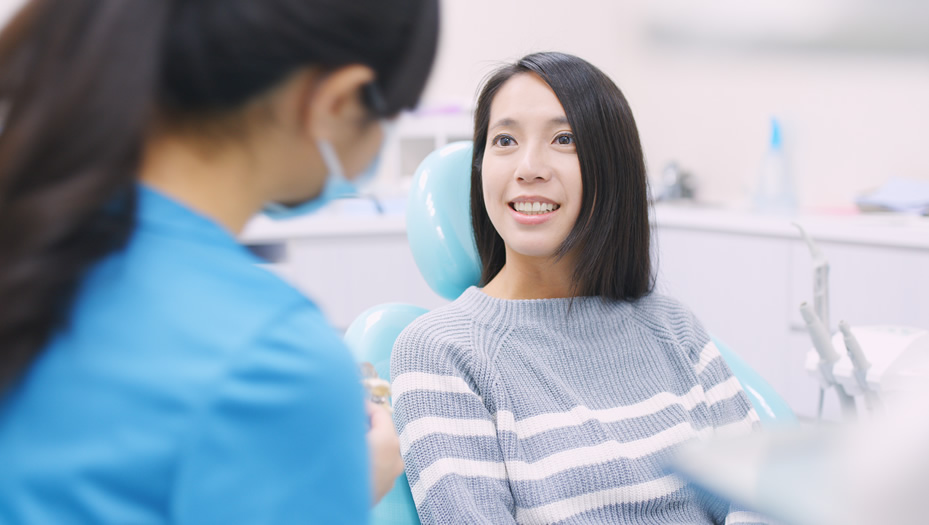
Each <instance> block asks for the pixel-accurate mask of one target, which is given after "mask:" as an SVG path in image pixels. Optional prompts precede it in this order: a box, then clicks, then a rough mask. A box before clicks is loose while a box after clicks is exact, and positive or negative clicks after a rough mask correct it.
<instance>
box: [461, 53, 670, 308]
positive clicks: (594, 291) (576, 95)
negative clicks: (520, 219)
mask: <svg viewBox="0 0 929 525" xmlns="http://www.w3.org/2000/svg"><path fill="white" fill-rule="evenodd" d="M520 74H533V75H537V76H538V77H539V78H541V79H542V80H543V81H544V82H545V83H546V84H548V86H549V87H551V88H552V91H554V92H555V96H557V97H558V100H559V102H561V106H562V107H563V108H564V112H565V116H566V117H567V118H568V123H569V124H570V126H571V130H572V132H573V133H574V138H575V141H576V145H577V157H578V161H579V163H580V167H581V187H582V194H583V195H582V198H581V209H580V213H579V214H578V218H577V222H576V223H575V224H574V228H573V229H572V230H571V232H570V233H569V234H568V236H567V238H566V239H565V241H564V243H563V244H562V245H561V247H560V248H559V250H558V253H557V256H558V257H564V256H565V255H567V254H568V253H571V252H573V251H575V250H577V257H576V260H577V265H576V266H575V268H574V275H573V284H574V295H576V296H600V297H602V298H605V299H613V300H627V301H631V300H635V299H638V298H640V297H642V296H644V295H647V294H649V293H650V292H651V291H652V290H653V289H654V286H655V279H654V276H653V275H652V264H651V256H650V251H649V250H650V244H649V243H650V241H649V238H650V227H649V222H648V209H649V207H648V182H647V176H646V171H645V158H644V155H643V153H642V145H641V143H640V142H639V132H638V130H637V129H636V125H635V119H633V117H632V110H631V109H630V108H629V103H628V102H626V98H625V97H624V96H623V94H622V92H621V91H620V90H619V88H618V87H616V84H614V83H613V81H612V80H610V79H609V77H607V76H606V75H605V74H604V73H603V72H602V71H600V70H599V69H597V68H596V67H594V66H593V65H592V64H590V63H589V62H587V61H585V60H583V59H581V58H578V57H576V56H573V55H567V54H564V53H535V54H532V55H528V56H525V57H523V58H521V59H520V60H519V61H517V62H516V63H515V64H509V65H506V66H503V67H501V68H500V69H498V70H497V71H495V72H494V73H492V74H491V76H490V77H489V78H488V80H487V81H486V82H485V83H484V86H483V88H482V89H481V93H480V95H479V96H478V100H477V109H476V110H475V115H474V154H473V157H472V164H471V223H472V226H473V228H474V236H475V240H476V241H477V251H478V254H479V255H480V258H481V266H482V268H481V282H480V284H481V285H482V286H483V285H486V284H487V283H488V282H490V281H491V279H493V278H494V277H495V276H496V275H497V273H499V272H500V269H501V268H503V265H504V264H505V263H506V249H505V245H504V242H503V238H501V237H500V235H499V234H498V233H497V230H496V229H494V226H493V223H491V221H490V217H489V216H488V215H487V210H486V207H485V204H484V193H483V186H482V179H481V167H482V165H483V161H484V149H485V148H486V146H487V134H488V126H489V125H490V107H491V104H492V103H493V100H494V97H495V96H496V94H497V92H499V91H500V88H501V87H502V86H503V85H504V84H505V83H506V82H507V81H508V80H509V79H511V78H513V77H514V76H516V75H520Z"/></svg>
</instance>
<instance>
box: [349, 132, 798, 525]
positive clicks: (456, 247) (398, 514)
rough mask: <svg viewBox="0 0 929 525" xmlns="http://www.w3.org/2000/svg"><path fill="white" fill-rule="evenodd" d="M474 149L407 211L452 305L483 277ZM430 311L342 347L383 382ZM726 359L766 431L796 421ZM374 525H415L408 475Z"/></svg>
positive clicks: (377, 323)
mask: <svg viewBox="0 0 929 525" xmlns="http://www.w3.org/2000/svg"><path fill="white" fill-rule="evenodd" d="M470 186H471V143H470V142H455V143H452V144H449V145H447V146H445V147H443V148H441V149H439V150H436V151H434V152H433V153H431V154H430V155H429V156H428V157H426V159H425V160H423V162H422V163H421V164H420V165H419V168H418V169H417V170H416V175H415V176H414V178H413V185H412V188H411V190H410V198H409V203H408V207H407V216H406V224H407V235H408V237H409V243H410V248H411V250H412V251H413V258H414V259H415V261H416V265H417V266H418V267H419V270H420V273H422V275H423V277H424V278H425V279H426V282H427V283H428V284H429V286H430V287H431V288H432V289H433V290H434V291H435V292H436V293H438V294H439V295H440V296H442V297H444V298H446V299H449V300H454V299H456V298H457V297H458V296H459V295H461V293H462V292H463V291H464V290H465V289H467V288H468V287H469V286H471V285H476V284H477V282H478V279H479V278H480V274H481V265H480V260H479V259H478V255H477V248H476V247H475V244H474V236H473V233H472V230H471V216H470V209H469V195H470ZM426 312H427V310H426V309H425V308H421V307H418V306H413V305H410V304H399V303H390V304H383V305H379V306H375V307H373V308H370V309H369V310H367V311H365V312H363V313H362V314H361V315H359V316H358V317H357V318H356V319H355V321H354V322H353V323H352V324H351V325H350V326H349V328H348V330H347V331H346V333H345V341H346V343H347V344H348V346H349V348H351V349H352V352H353V353H354V355H355V358H356V360H358V361H359V362H363V361H367V362H369V363H371V364H373V365H374V368H375V369H376V370H377V373H378V376H380V377H382V378H389V377H390V354H391V351H392V350H393V344H394V340H395V339H396V338H397V336H399V335H400V332H402V331H403V329H404V328H406V326H407V325H408V324H410V322H411V321H413V320H414V319H416V318H417V317H419V316H420V315H422V314H424V313H426ZM714 341H715V342H716V346H717V347H718V348H719V351H720V353H721V354H722V356H723V359H725V360H726V363H727V364H728V365H729V367H730V368H731V369H732V372H733V373H734V374H735V376H736V377H737V378H738V380H739V382H740V383H741V384H742V387H743V389H744V390H745V392H746V394H748V397H749V399H750V400H751V402H752V405H753V406H754V407H755V410H756V411H757V412H758V416H759V417H760V418H761V421H762V424H764V425H766V426H770V425H772V424H780V423H784V422H793V421H796V417H795V416H794V414H793V412H792V411H791V409H790V407H789V406H788V405H787V403H786V402H785V401H784V400H783V399H782V398H781V397H780V396H779V395H778V394H777V393H776V392H775V391H774V390H773V389H772V388H771V386H770V385H769V384H768V383H767V382H766V381H765V380H764V379H763V378H762V377H761V376H760V375H758V373H757V372H755V371H754V370H752V369H751V368H750V367H749V366H748V365H747V364H746V363H745V361H743V360H742V359H741V358H739V356H738V355H736V354H735V353H733V352H732V351H731V350H730V349H729V348H728V347H726V346H725V345H724V344H723V343H722V342H721V341H719V340H717V339H715V338H714ZM371 523H372V524H373V525H418V524H419V517H418V516H417V514H416V505H415V504H414V503H413V495H412V493H411V492H410V486H409V483H408V482H407V479H406V475H405V474H404V475H401V476H400V477H399V478H398V479H397V482H396V484H395V486H394V488H393V490H391V491H390V492H389V493H388V494H387V495H386V496H385V497H384V498H383V499H382V500H381V502H380V503H379V504H378V505H377V506H376V507H375V508H374V509H373V512H372V519H371Z"/></svg>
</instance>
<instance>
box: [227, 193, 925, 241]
mask: <svg viewBox="0 0 929 525" xmlns="http://www.w3.org/2000/svg"><path fill="white" fill-rule="evenodd" d="M654 211H655V214H654V217H653V220H654V221H655V222H657V224H658V227H659V228H672V229H684V230H699V231H717V232H720V233H734V234H741V235H753V236H764V237H780V238H787V239H799V234H798V232H797V229H796V228H795V227H793V226H792V225H791V221H795V222H798V223H799V224H801V225H802V226H803V227H804V228H805V229H806V231H807V232H808V233H809V234H810V235H811V236H812V237H813V238H814V239H816V240H817V241H821V242H840V243H849V244H864V245H874V246H887V247H898V248H913V249H920V250H929V218H927V217H918V216H914V215H903V214H890V213H888V214H883V213H881V214H857V215H825V214H799V215H797V216H795V217H787V216H778V215H765V214H759V213H755V212H751V211H747V210H734V209H724V208H713V207H701V206H694V205H674V204H659V205H656V206H655V207H654ZM405 234H406V219H405V217H404V215H402V214H399V213H389V214H385V215H378V214H376V213H375V212H374V210H373V208H372V209H370V210H365V209H364V208H363V207H362V208H359V207H358V206H353V209H352V210H351V211H350V212H346V211H344V210H340V209H339V208H337V207H336V208H333V209H331V210H329V211H326V210H323V211H321V212H320V213H317V214H314V215H310V216H307V217H301V218H296V219H291V220H286V221H272V220H270V219H268V218H266V217H264V216H257V217H255V218H254V219H253V220H252V221H251V222H249V223H248V225H246V228H245V230H244V231H243V233H242V235H241V236H240V239H241V241H242V242H244V243H246V244H263V243H277V242H285V241H288V240H297V239H307V238H324V237H337V236H370V235H405Z"/></svg>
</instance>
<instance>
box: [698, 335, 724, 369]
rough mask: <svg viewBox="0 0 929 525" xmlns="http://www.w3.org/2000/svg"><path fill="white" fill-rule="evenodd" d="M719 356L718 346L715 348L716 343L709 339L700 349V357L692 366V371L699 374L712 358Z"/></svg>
mask: <svg viewBox="0 0 929 525" xmlns="http://www.w3.org/2000/svg"><path fill="white" fill-rule="evenodd" d="M720 356H721V354H720V353H719V348H717V346H716V343H714V342H713V340H712V339H710V340H709V342H708V343H707V344H706V346H704V347H703V350H701V351H700V359H699V360H698V361H697V366H696V367H694V372H696V373H697V375H698V376H699V375H700V374H701V373H703V371H704V370H706V367H708V366H709V365H710V363H712V362H713V360H714V359H716V358H717V357H720Z"/></svg>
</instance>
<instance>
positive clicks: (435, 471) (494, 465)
mask: <svg viewBox="0 0 929 525" xmlns="http://www.w3.org/2000/svg"><path fill="white" fill-rule="evenodd" d="M449 474H457V475H459V476H461V477H464V478H476V477H482V478H492V479H506V467H504V465H503V462H502V461H474V460H472V459H463V458H442V459H439V460H436V461H435V462H433V463H432V464H431V465H429V466H428V467H426V468H424V469H423V470H422V471H420V473H419V479H418V480H417V481H416V483H414V484H413V486H411V487H410V489H411V491H412V492H413V501H415V502H416V506H417V507H418V506H420V505H422V504H423V502H424V501H426V494H427V493H428V492H429V489H431V488H432V487H433V486H434V485H435V484H436V483H438V482H439V481H440V480H441V479H442V478H444V477H445V476H448V475H449Z"/></svg>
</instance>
